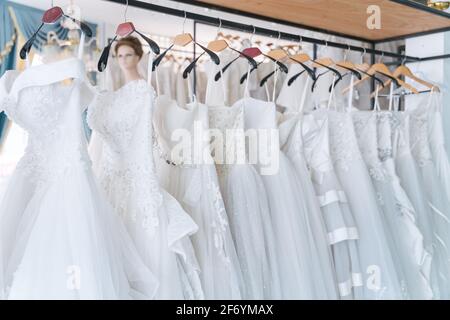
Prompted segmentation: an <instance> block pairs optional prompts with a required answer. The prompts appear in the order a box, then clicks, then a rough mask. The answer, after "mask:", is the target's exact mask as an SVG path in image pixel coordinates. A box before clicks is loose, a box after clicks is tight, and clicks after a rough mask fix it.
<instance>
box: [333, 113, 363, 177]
mask: <svg viewBox="0 0 450 320" xmlns="http://www.w3.org/2000/svg"><path fill="white" fill-rule="evenodd" d="M328 112H329V118H328V119H329V129H330V153H331V158H332V159H333V163H334V164H336V166H337V167H339V168H340V169H342V170H345V171H348V170H349V169H350V166H351V162H352V161H355V160H360V159H362V157H361V153H360V151H359V148H358V141H357V140H356V136H355V132H354V128H353V123H352V118H351V116H350V114H349V113H343V112H338V111H328Z"/></svg>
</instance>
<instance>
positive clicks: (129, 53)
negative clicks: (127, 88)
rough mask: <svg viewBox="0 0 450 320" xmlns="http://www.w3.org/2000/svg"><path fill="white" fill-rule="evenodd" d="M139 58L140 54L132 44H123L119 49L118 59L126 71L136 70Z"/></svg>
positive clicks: (121, 67)
mask: <svg viewBox="0 0 450 320" xmlns="http://www.w3.org/2000/svg"><path fill="white" fill-rule="evenodd" d="M139 60H140V58H139V56H138V55H137V54H136V52H134V49H133V48H132V47H130V46H127V45H122V46H120V47H119V49H118V50H117V61H118V62H119V66H120V69H122V71H124V72H127V71H132V70H136V69H137V64H138V63H139Z"/></svg>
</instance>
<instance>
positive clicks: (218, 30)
mask: <svg viewBox="0 0 450 320" xmlns="http://www.w3.org/2000/svg"><path fill="white" fill-rule="evenodd" d="M217 19H219V27H218V28H217V36H219V33H220V30H221V29H222V19H220V18H217Z"/></svg>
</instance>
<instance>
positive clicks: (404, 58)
mask: <svg viewBox="0 0 450 320" xmlns="http://www.w3.org/2000/svg"><path fill="white" fill-rule="evenodd" d="M405 61H406V56H404V57H403V59H402V65H404V64H405Z"/></svg>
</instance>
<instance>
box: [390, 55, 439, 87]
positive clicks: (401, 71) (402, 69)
mask: <svg viewBox="0 0 450 320" xmlns="http://www.w3.org/2000/svg"><path fill="white" fill-rule="evenodd" d="M405 61H406V57H404V58H403V60H402V64H401V65H400V66H398V67H397V69H395V71H394V73H393V75H394V76H395V77H397V78H398V77H400V76H404V77H406V78H410V79H411V80H413V81H415V82H417V83H420V84H422V85H424V86H425V87H427V88H428V89H430V90H431V89H433V90H438V91H439V87H438V86H436V85H434V84H432V83H430V82H428V81H425V80H423V79H420V78H419V77H417V76H416V75H414V74H413V73H412V71H411V70H410V69H409V68H408V67H407V66H406V65H405ZM391 81H392V80H391V79H388V80H387V81H386V82H385V83H384V85H385V86H386V85H389V84H390V83H391Z"/></svg>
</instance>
